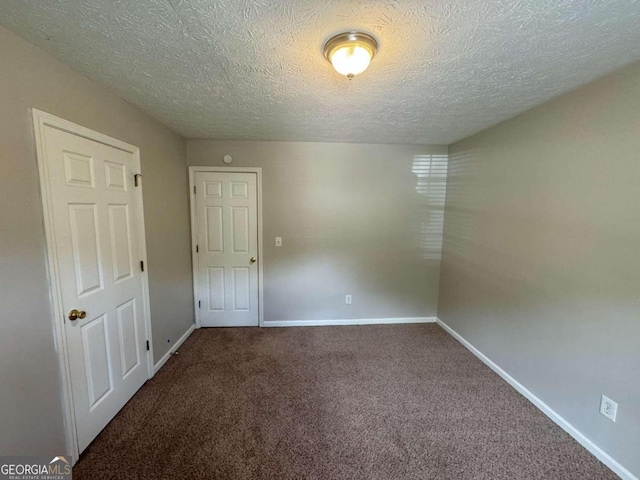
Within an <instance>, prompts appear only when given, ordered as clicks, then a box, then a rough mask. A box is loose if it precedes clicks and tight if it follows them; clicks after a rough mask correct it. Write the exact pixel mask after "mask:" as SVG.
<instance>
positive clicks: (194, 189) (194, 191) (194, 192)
mask: <svg viewBox="0 0 640 480" xmlns="http://www.w3.org/2000/svg"><path fill="white" fill-rule="evenodd" d="M193 194H194V195H195V194H196V187H193Z"/></svg>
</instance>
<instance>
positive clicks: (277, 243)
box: [276, 237, 282, 247]
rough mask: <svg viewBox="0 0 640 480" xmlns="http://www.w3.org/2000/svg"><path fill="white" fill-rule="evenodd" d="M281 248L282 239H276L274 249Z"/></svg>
mask: <svg viewBox="0 0 640 480" xmlns="http://www.w3.org/2000/svg"><path fill="white" fill-rule="evenodd" d="M281 246H282V237H276V247H281Z"/></svg>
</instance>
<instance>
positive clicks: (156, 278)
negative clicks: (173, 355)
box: [0, 27, 193, 455]
mask: <svg viewBox="0 0 640 480" xmlns="http://www.w3.org/2000/svg"><path fill="white" fill-rule="evenodd" d="M0 46H1V47H0V168H1V169H2V170H1V172H2V174H1V175H0V226H1V228H2V234H1V235H0V321H1V322H2V326H1V328H2V333H1V335H0V426H1V427H0V455H8V454H21V455H27V454H28V455H31V454H33V455H35V454H47V455H50V454H54V453H64V452H65V444H64V432H63V428H62V418H61V412H62V410H61V401H60V391H61V390H60V378H59V372H58V366H57V357H56V354H55V349H54V343H53V327H52V320H51V309H50V304H49V297H48V296H49V289H48V281H47V272H46V262H45V238H44V229H43V217H42V211H41V201H40V194H39V190H38V189H39V182H38V172H37V167H36V160H35V147H34V142H33V134H32V129H33V127H32V123H31V122H32V121H31V115H30V112H29V108H31V107H34V108H37V109H40V110H44V111H46V112H49V113H51V114H54V115H57V116H60V117H62V118H65V119H67V120H70V121H72V122H76V123H79V124H81V125H83V126H86V127H88V128H92V129H94V130H97V131H99V132H102V133H105V134H107V135H111V136H113V137H116V138H118V139H120V140H124V141H126V142H129V143H131V144H134V145H136V146H138V147H140V149H141V160H142V170H143V172H144V202H145V217H146V230H147V246H148V261H149V280H150V296H151V314H152V322H153V340H154V344H155V352H154V353H155V357H156V360H157V359H158V358H160V357H161V356H162V354H163V353H165V352H166V351H167V350H168V349H169V348H170V345H171V343H172V342H173V341H175V340H176V339H177V338H178V337H179V336H180V335H182V334H183V333H184V332H185V331H186V330H187V328H188V327H189V325H190V324H191V323H193V306H192V289H191V263H190V240H189V238H190V237H189V222H188V208H189V207H188V192H187V190H188V188H187V176H186V167H185V141H184V139H182V138H181V137H179V136H178V135H176V134H174V133H172V132H171V131H170V130H168V129H167V128H165V127H164V126H162V125H160V124H159V123H157V122H156V121H154V120H153V119H151V118H150V117H148V116H147V115H145V114H143V113H141V112H140V111H139V110H137V109H136V108H134V107H132V106H131V105H129V104H127V103H126V102H124V101H123V100H120V99H119V98H117V97H116V96H114V95H113V94H111V93H109V92H108V91H106V90H105V89H104V88H101V87H100V86H98V85H96V84H95V83H93V82H91V81H90V80H88V79H87V78H86V77H84V76H82V75H80V74H79V73H76V72H75V71H73V70H71V69H69V68H68V67H66V66H64V65H63V64H61V63H60V62H58V61H56V60H54V59H53V58H52V57H50V56H49V55H47V54H46V53H44V52H42V51H41V50H39V49H38V48H36V47H34V46H33V45H31V44H29V43H27V42H25V41H24V40H22V39H21V38H19V37H17V36H16V35H14V34H13V33H11V32H9V31H8V30H6V29H4V28H2V27H0ZM167 340H170V342H169V343H167Z"/></svg>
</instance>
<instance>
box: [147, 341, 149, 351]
mask: <svg viewBox="0 0 640 480" xmlns="http://www.w3.org/2000/svg"><path fill="white" fill-rule="evenodd" d="M147 350H149V340H147Z"/></svg>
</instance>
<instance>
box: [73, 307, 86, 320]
mask: <svg viewBox="0 0 640 480" xmlns="http://www.w3.org/2000/svg"><path fill="white" fill-rule="evenodd" d="M86 316H87V312H85V311H84V310H76V309H75V308H74V309H73V310H71V311H70V312H69V320H77V319H80V320H82V319H83V318H85V317H86Z"/></svg>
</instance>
